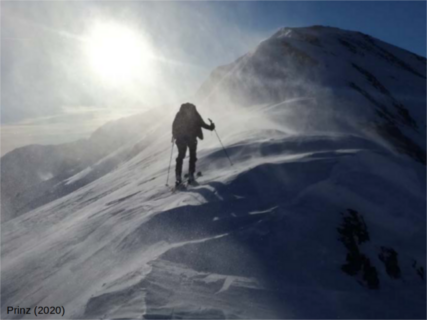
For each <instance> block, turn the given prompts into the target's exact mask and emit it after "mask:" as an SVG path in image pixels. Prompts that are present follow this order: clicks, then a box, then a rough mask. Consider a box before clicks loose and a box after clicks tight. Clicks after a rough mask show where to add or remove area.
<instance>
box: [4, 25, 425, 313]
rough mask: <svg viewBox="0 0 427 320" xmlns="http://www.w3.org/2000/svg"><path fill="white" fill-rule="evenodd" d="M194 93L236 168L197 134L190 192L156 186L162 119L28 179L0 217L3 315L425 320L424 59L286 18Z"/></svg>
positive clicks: (161, 168) (160, 179) (164, 129)
mask: <svg viewBox="0 0 427 320" xmlns="http://www.w3.org/2000/svg"><path fill="white" fill-rule="evenodd" d="M386 52H387V53H386ZM383 60H384V61H383ZM313 61H315V62H313ZM242 62H244V64H243V65H242ZM306 64H308V66H306ZM353 64H354V65H353ZM316 66H317V67H316ZM325 66H327V67H325ZM316 68H319V70H318V69H316ZM296 70H299V71H300V72H299V73H297V72H296ZM310 70H312V71H313V72H312V73H311V71H310ZM373 77H375V79H376V80H374V78H373ZM352 84H354V86H353V85H352ZM202 97H203V99H202ZM243 98H245V99H246V101H243V100H240V101H236V100H239V99H243ZM198 99H199V100H200V101H199V104H197V105H198V109H199V111H200V112H201V114H202V116H205V117H212V118H213V119H214V120H215V122H216V125H217V129H218V133H219V134H220V136H221V139H222V140H223V142H224V144H225V145H227V151H228V154H229V155H230V157H231V159H232V161H233V163H234V165H233V166H230V163H229V162H228V160H227V158H226V157H225V156H224V153H223V150H222V149H221V146H220V144H219V142H218V140H217V138H216V136H215V134H214V133H212V134H210V133H206V134H205V140H204V141H202V142H200V143H199V152H198V159H199V160H198V162H197V165H198V170H201V171H202V172H203V177H201V178H199V184H200V185H198V186H195V187H190V188H189V189H188V190H186V191H181V192H177V193H172V192H171V190H170V188H168V187H165V182H166V177H167V171H168V164H169V157H170V151H171V144H170V126H171V123H172V120H173V116H174V114H170V113H169V114H168V116H167V117H165V116H163V117H161V116H159V115H158V114H157V113H155V114H144V115H141V118H140V120H138V121H141V119H144V120H146V121H145V122H143V123H144V124H143V126H141V132H140V133H139V135H137V136H136V137H134V140H128V143H127V144H120V143H119V144H118V145H117V146H116V148H115V149H114V150H110V151H109V152H106V154H105V155H103V156H97V157H94V158H93V159H91V160H90V161H89V160H87V161H86V162H84V165H83V164H82V163H83V162H79V163H78V164H79V165H78V166H74V168H78V169H75V170H74V171H73V172H72V173H69V174H67V175H63V176H60V177H59V176H58V173H57V172H56V171H53V170H51V171H46V172H48V173H49V174H51V175H52V176H53V177H51V178H49V176H47V175H46V174H47V173H46V172H45V171H43V173H44V174H43V177H44V178H43V177H39V178H34V177H33V176H32V177H31V179H32V180H31V181H34V187H32V188H30V190H29V191H21V192H22V194H23V195H25V196H26V197H28V199H30V200H31V201H30V202H29V204H26V205H25V208H24V209H20V210H21V212H14V211H13V208H12V209H11V211H9V212H8V216H7V218H6V219H5V218H4V216H3V212H2V219H3V221H2V226H1V227H2V235H1V237H2V244H1V245H2V252H1V258H2V261H1V267H2V273H1V280H2V283H1V289H2V313H1V315H2V319H7V318H21V317H23V315H13V316H11V315H7V314H6V306H18V305H19V306H20V307H32V306H35V305H38V306H40V305H43V306H64V307H65V310H66V313H65V317H64V318H85V319H88V318H97V319H100V318H104V319H107V318H108V319H128V318H129V319H130V318H132V319H133V318H145V319H186V318H192V319H213V318H215V319H226V318H244V319H247V318H258V319H259V318H268V319H272V318H305V319H307V318H365V319H366V318H411V319H413V318H425V317H426V283H425V274H424V268H425V260H426V214H425V212H426V198H425V192H426V181H425V173H426V171H425V103H426V96H425V59H424V58H421V57H418V56H415V55H413V54H411V53H408V52H406V51H404V50H401V49H399V48H396V47H393V46H391V45H388V44H385V43H383V42H381V41H379V40H376V39H374V38H371V37H368V36H365V35H362V34H359V33H354V32H346V31H342V30H338V29H332V28H323V27H312V28H301V29H289V28H285V29H283V30H280V31H279V32H278V33H276V34H275V35H273V36H272V38H270V39H268V40H266V41H264V42H263V43H261V44H260V45H259V46H258V47H257V48H256V50H255V51H254V52H252V53H250V54H248V55H247V56H244V57H242V58H241V59H239V60H238V61H237V62H235V63H234V64H232V65H229V66H224V67H220V68H219V69H218V70H216V71H214V72H213V74H212V76H211V77H210V78H209V79H208V80H207V81H206V83H205V84H203V86H202V87H201V89H200V91H199V92H198ZM202 100H203V101H202ZM226 103H227V104H226ZM401 106H404V107H401ZM175 108H176V107H175ZM402 108H404V110H406V111H404V110H403V109H402ZM153 119H155V120H153ZM121 121H122V124H123V126H122V128H127V127H128V126H127V125H126V123H127V122H128V123H129V126H130V124H131V123H137V122H136V121H137V120H135V119H134V118H132V119H124V120H121ZM139 123H142V122H139ZM383 126H385V127H387V128H389V127H392V128H393V130H394V131H393V132H394V136H391V135H390V132H389V131H387V132H386V133H384V131H381V128H382V127H383ZM121 130H122V129H121ZM390 130H391V129H390ZM106 132H109V130H104V133H106ZM396 132H398V133H396ZM117 134H121V131H120V130H118V131H117ZM396 136H397V138H396ZM405 139H406V140H405ZM396 141H397V142H396ZM26 150H29V149H26ZM21 151H22V150H21ZM28 152H30V151H28ZM16 153H17V152H15V154H16ZM98 155H99V154H98ZM6 156H9V157H12V156H13V152H12V153H10V154H9V155H6ZM6 156H5V157H6ZM175 156H176V150H175ZM175 156H174V157H175ZM5 157H4V158H5ZM2 160H3V158H2ZM3 165H4V164H3V163H2V173H3V169H4V167H3ZM9 165H11V164H9ZM185 165H186V164H185ZM171 171H173V168H172V170H171ZM23 172H29V169H26V168H25V169H23ZM39 176H40V175H39ZM46 177H47V178H46ZM14 179H15V180H19V170H17V171H15V176H13V175H11V177H10V178H9V180H8V182H7V183H11V182H10V181H12V182H13V181H15V180H14ZM37 179H40V180H39V181H38V180H37ZM44 179H47V180H46V181H44ZM172 180H173V178H170V183H172ZM49 181H51V183H50V184H47V183H48V182H49ZM15 185H19V183H18V182H16V183H15ZM40 185H43V188H39V186H40ZM7 187H8V185H7V184H6V185H5V183H4V181H2V195H3V192H4V191H3V188H7ZM11 187H13V186H12V185H11ZM18 187H19V186H18ZM18 187H17V188H18ZM18 189H19V188H18ZM35 192H38V193H37V197H34V196H31V194H33V193H35ZM25 318H31V316H25ZM50 318H51V319H54V318H57V317H55V316H54V315H51V316H50Z"/></svg>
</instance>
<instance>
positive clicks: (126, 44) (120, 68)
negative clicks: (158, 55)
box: [85, 23, 153, 83]
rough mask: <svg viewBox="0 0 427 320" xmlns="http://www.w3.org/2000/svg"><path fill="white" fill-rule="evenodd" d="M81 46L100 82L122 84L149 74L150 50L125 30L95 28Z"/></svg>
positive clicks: (112, 26)
mask: <svg viewBox="0 0 427 320" xmlns="http://www.w3.org/2000/svg"><path fill="white" fill-rule="evenodd" d="M85 43H86V47H85V49H86V54H87V56H88V59H89V63H90V65H91V67H92V69H93V70H94V71H95V72H96V73H97V74H98V75H99V76H101V77H102V79H103V80H107V81H111V82H114V83H124V82H129V81H132V80H134V78H136V77H137V76H138V75H140V73H141V72H143V73H144V74H147V72H149V69H150V64H151V62H152V58H153V54H152V50H151V48H150V46H149V44H148V43H147V41H146V40H144V38H143V37H142V35H140V34H138V33H136V32H135V31H133V30H132V29H130V28H128V27H126V26H123V25H119V24H115V23H100V24H96V25H95V26H93V28H92V30H91V31H90V33H89V35H88V36H87V37H86V41H85Z"/></svg>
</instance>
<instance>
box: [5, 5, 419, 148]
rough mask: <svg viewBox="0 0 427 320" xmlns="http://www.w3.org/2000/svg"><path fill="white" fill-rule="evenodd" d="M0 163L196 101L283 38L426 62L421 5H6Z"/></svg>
mask: <svg viewBox="0 0 427 320" xmlns="http://www.w3.org/2000/svg"><path fill="white" fill-rule="evenodd" d="M0 10H1V48H0V53H1V70H0V72H1V118H0V119H1V154H2V155H3V154H5V153H6V152H8V151H11V150H13V149H14V148H16V147H20V146H23V145H27V144H32V143H37V144H57V143H62V142H69V141H74V140H77V139H80V138H86V137H88V136H89V135H90V133H91V132H93V131H94V130H95V129H96V128H97V127H99V126H101V125H102V124H103V123H105V122H107V121H110V120H113V119H117V118H120V117H123V116H127V115H131V114H135V113H138V112H141V111H143V110H147V109H149V108H153V107H156V108H162V106H165V105H171V104H176V105H177V108H178V106H179V104H180V103H182V102H186V101H188V100H189V99H191V96H192V95H193V94H194V93H195V92H196V91H197V89H198V88H199V87H200V85H201V84H202V83H203V81H204V80H205V79H206V78H207V77H208V76H209V74H210V73H211V71H212V70H213V69H214V68H216V67H217V66H219V65H223V64H228V63H230V62H233V61H234V60H235V59H237V58H238V57H240V56H242V55H243V54H245V53H247V52H249V51H251V50H253V49H254V48H255V47H256V46H257V45H258V44H259V42H261V41H262V40H264V39H266V38H268V37H269V36H271V35H272V34H273V33H274V32H275V31H277V29H279V28H281V27H305V26H311V25H327V26H333V27H338V28H342V29H347V30H355V31H361V32H363V33H367V34H370V35H372V36H374V37H377V38H379V39H381V40H383V41H386V42H389V43H391V44H394V45H396V46H399V47H402V48H404V49H407V50H410V51H412V52H415V53H417V54H420V55H423V56H426V2H424V1H419V2H410V1H401V2H398V1H376V2H374V1H352V2H350V1H330V2H326V1H325V2H320V1H312V2H310V1H298V2H296V1H282V2H266V1H263V2H261V1H258V2H256V1H248V2H246V1H239V2H229V1H221V2H217V1H216V2H213V1H211V2H196V1H188V2H186V1H181V2H172V1H169V2H168V1H164V2H148V1H143V2H142V1H140V2H132V1H117V2H115V1H97V2H91V1H74V2H72V1H55V2H54V1H2V2H1V3H0Z"/></svg>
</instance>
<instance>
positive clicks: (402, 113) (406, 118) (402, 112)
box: [351, 63, 417, 129]
mask: <svg viewBox="0 0 427 320" xmlns="http://www.w3.org/2000/svg"><path fill="white" fill-rule="evenodd" d="M351 65H352V66H353V68H355V69H356V70H357V71H359V72H360V73H361V74H363V75H364V76H365V77H366V79H367V80H368V81H369V82H370V83H371V84H372V86H373V87H374V88H375V89H377V90H378V91H380V92H381V93H382V94H383V95H385V96H387V97H388V98H389V99H390V100H391V101H392V105H393V106H394V107H395V108H396V109H397V112H398V114H399V117H400V119H401V121H402V123H403V124H405V125H407V126H409V127H411V128H414V129H416V128H417V123H416V121H415V120H414V119H413V118H412V117H411V115H410V113H409V111H408V109H406V108H405V106H404V105H403V104H402V103H400V102H399V101H397V100H396V99H395V98H394V97H393V95H392V94H391V93H390V91H388V90H387V88H386V87H384V85H382V84H381V82H380V81H378V79H377V78H375V76H374V75H373V74H372V73H370V72H369V71H368V70H365V69H363V68H362V67H360V66H358V65H357V64H355V63H352V64H351Z"/></svg>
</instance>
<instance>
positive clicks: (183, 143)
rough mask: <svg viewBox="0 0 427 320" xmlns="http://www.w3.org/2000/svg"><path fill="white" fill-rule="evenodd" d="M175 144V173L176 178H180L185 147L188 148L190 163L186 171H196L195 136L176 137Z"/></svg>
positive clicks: (190, 172) (191, 172) (192, 172)
mask: <svg viewBox="0 0 427 320" xmlns="http://www.w3.org/2000/svg"><path fill="white" fill-rule="evenodd" d="M176 146H177V147H178V157H177V158H176V167H175V174H176V178H177V179H178V178H179V179H180V178H181V175H182V164H183V162H184V158H185V154H186V152H187V147H188V149H190V163H189V169H188V173H189V174H193V175H194V172H195V171H196V161H197V157H196V154H197V138H194V139H188V138H187V139H177V140H176Z"/></svg>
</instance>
